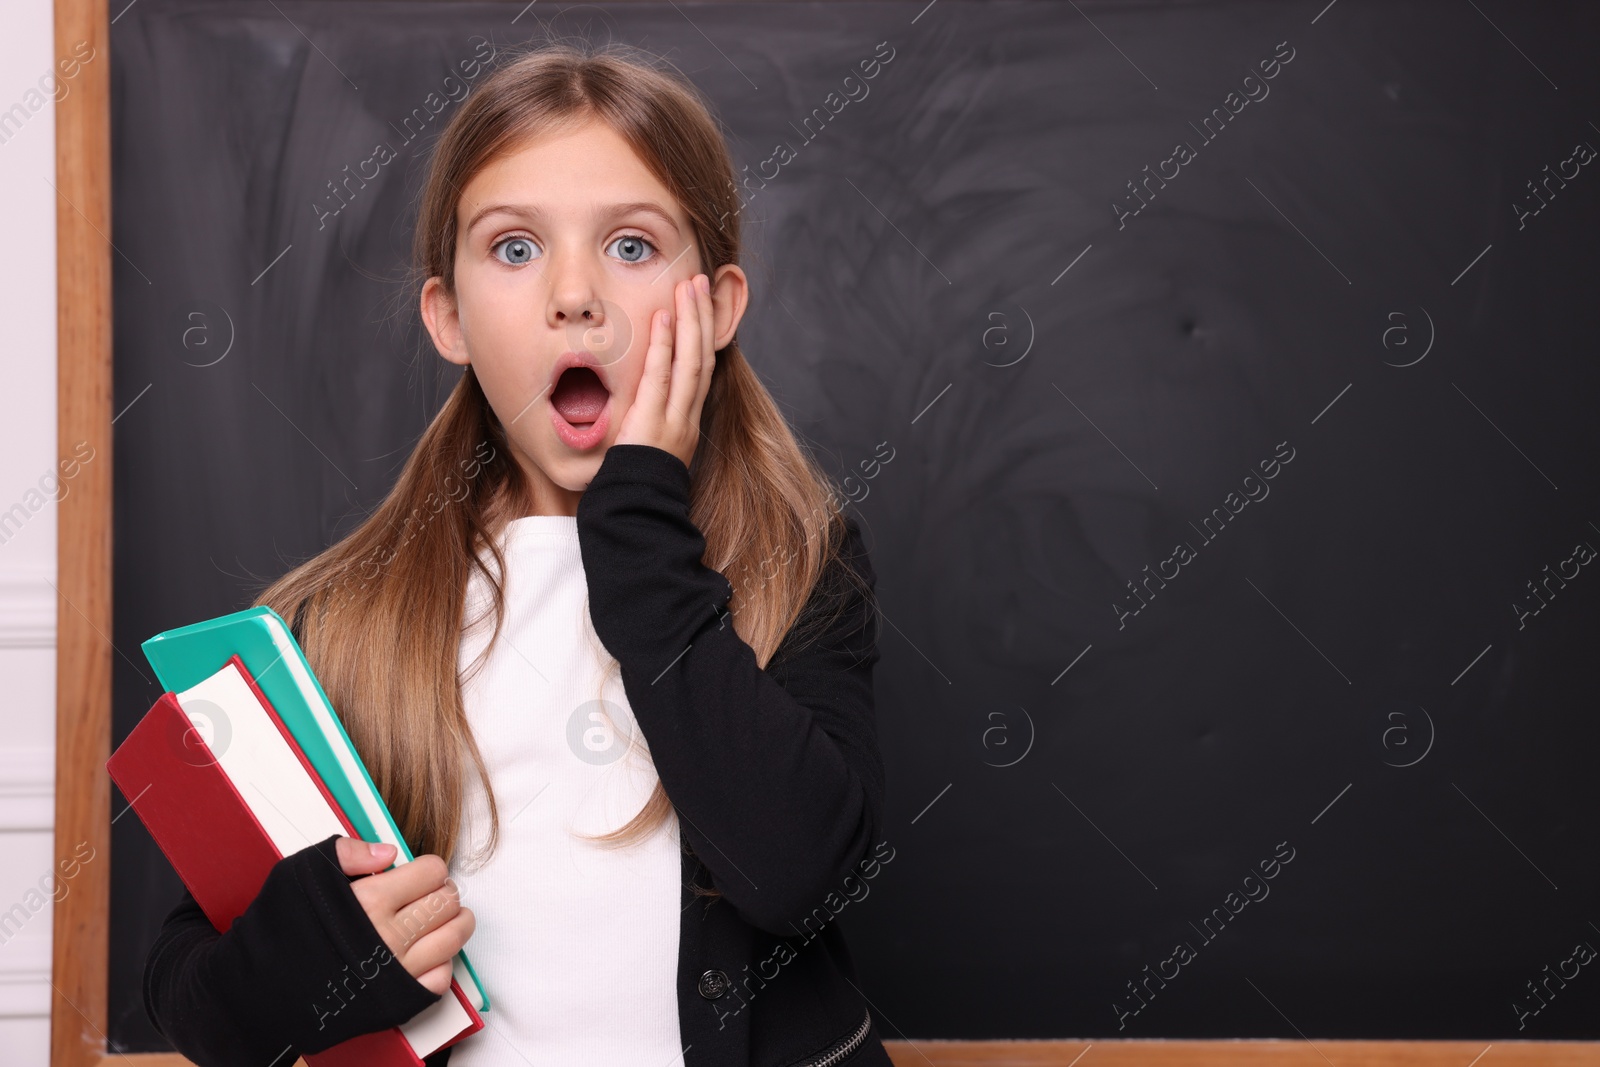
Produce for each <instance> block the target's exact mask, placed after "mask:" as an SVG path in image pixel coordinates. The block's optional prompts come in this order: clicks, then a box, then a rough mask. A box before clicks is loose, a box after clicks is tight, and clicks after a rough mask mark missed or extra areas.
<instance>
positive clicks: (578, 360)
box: [544, 352, 616, 396]
mask: <svg viewBox="0 0 1600 1067" xmlns="http://www.w3.org/2000/svg"><path fill="white" fill-rule="evenodd" d="M573 367H588V368H589V369H590V370H592V371H594V373H595V375H596V376H597V377H599V379H600V384H601V385H603V386H605V387H606V392H608V393H615V392H616V390H615V389H613V388H612V387H611V376H610V374H608V373H607V372H606V368H605V365H604V364H603V363H601V362H600V361H599V359H597V358H596V357H595V355H594V353H593V352H563V353H561V355H559V356H557V357H556V362H555V365H554V366H552V367H551V368H550V380H549V381H548V382H546V383H545V386H544V395H545V396H549V395H550V394H551V393H554V392H555V391H556V382H558V381H560V380H561V375H562V374H563V373H565V372H566V371H569V370H571V369H572V368H573Z"/></svg>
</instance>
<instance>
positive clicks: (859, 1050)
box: [145, 46, 893, 1067]
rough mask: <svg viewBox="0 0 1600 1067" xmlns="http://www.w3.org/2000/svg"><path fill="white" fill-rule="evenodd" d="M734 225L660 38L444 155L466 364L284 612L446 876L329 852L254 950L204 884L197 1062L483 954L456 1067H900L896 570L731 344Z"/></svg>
mask: <svg viewBox="0 0 1600 1067" xmlns="http://www.w3.org/2000/svg"><path fill="white" fill-rule="evenodd" d="M739 206H740V205H739V201H738V197H737V193H736V190H735V186H734V170H733V165H732V162H731V159H730V156H729V153H728V150H727V147H726V145H725V143H724V141H723V139H722V136H721V134H720V132H719V130H718V127H717V125H716V123H715V121H714V120H713V119H712V117H711V115H710V113H709V111H708V109H707V107H706V105H705V103H704V102H703V100H702V99H701V98H700V97H699V95H698V94H697V93H696V91H695V90H694V89H693V88H692V87H690V86H689V85H687V84H686V83H685V82H683V81H681V80H680V79H679V78H678V77H676V76H674V75H671V74H668V73H666V72H665V71H664V70H663V69H661V68H658V67H656V66H654V65H652V63H651V62H650V61H649V60H648V59H646V58H643V57H642V55H641V54H640V53H637V52H634V51H632V50H623V49H620V48H610V49H607V50H604V51H601V52H597V53H586V52H583V51H579V50H576V49H573V48H570V47H566V46H562V47H550V48H544V49H541V50H538V51H532V52H528V53H526V54H524V55H522V56H521V57H519V58H517V59H515V60H514V61H512V62H509V63H508V64H507V65H505V66H503V67H501V68H500V69H499V70H497V71H496V72H495V73H494V74H492V75H491V76H490V77H489V78H488V79H486V80H485V81H484V82H483V83H482V84H481V85H480V86H479V87H478V88H477V90H476V91H475V92H474V93H473V94H472V95H471V97H470V98H468V99H467V100H466V102H465V103H464V104H463V105H462V107H461V109H460V111H458V112H457V113H456V115H455V116H454V118H453V119H452V120H451V122H450V123H449V125H448V127H447V128H446V129H445V130H444V132H443V133H442V135H441V137H440V141H439V144H438V147H437V150H436V153H435V156H434V158H433V160H432V162H431V169H430V172H429V175H428V179H427V184H426V187H425V189H424V191H423V196H422V202H421V207H420V215H419V219H418V222H417V231H416V242H415V249H414V251H415V258H416V261H417V267H418V269H419V271H420V276H421V277H422V278H425V279H426V280H425V281H424V283H423V285H422V286H421V290H420V307H421V314H422V318H423V321H424V323H425V325H426V327H427V329H428V333H429V335H430V337H431V339H432V341H433V343H434V345H435V347H436V348H437V349H438V351H439V353H440V354H441V355H442V356H443V358H444V359H446V360H448V361H450V362H452V363H455V364H459V365H460V366H461V367H462V368H463V371H462V374H461V378H460V381H459V383H458V384H457V386H456V387H455V390H454V392H453V393H452V394H451V395H450V397H449V399H448V400H447V402H446V403H445V405H444V407H443V410H441V411H440V413H439V414H438V415H437V416H436V417H435V418H434V419H433V421H432V423H431V424H430V425H429V426H428V428H427V429H426V431H425V432H424V433H423V435H422V438H421V440H420V441H419V443H418V445H417V447H416V450H415V451H414V452H413V454H412V455H411V457H410V459H409V461H408V462H407V464H406V466H405V468H404V470H403V471H402V472H401V475H400V477H399V480H398V482H397V484H396V486H395V488H394V489H393V491H392V492H391V493H390V494H389V496H388V498H387V499H386V500H385V501H384V502H383V503H382V504H381V505H380V506H379V507H378V509H377V510H376V512H375V513H374V514H373V515H372V516H371V517H370V518H369V519H368V520H367V521H366V522H364V523H363V524H362V525H361V526H360V527H359V528H358V529H356V530H355V531H354V532H353V533H351V534H350V535H349V536H348V537H346V538H345V539H344V540H342V541H341V542H339V543H338V544H336V545H334V546H333V547H331V548H329V549H328V550H326V551H325V552H323V553H322V554H321V555H319V556H316V557H315V558H313V559H311V560H309V561H307V562H305V563H303V564H301V565H300V566H298V567H296V568H295V569H293V570H292V571H290V572H289V573H288V574H286V575H285V576H284V577H282V578H281V579H279V580H278V581H277V582H275V583H273V584H272V585H271V586H270V587H269V588H268V589H266V591H265V592H264V593H263V594H262V595H261V597H260V598H259V599H258V601H257V603H260V604H267V605H269V606H271V607H273V608H274V609H275V610H276V611H278V612H279V614H281V615H283V616H284V617H285V618H290V619H292V620H293V621H294V624H295V632H296V635H297V637H298V638H299V639H300V641H301V645H302V647H303V648H304V650H305V652H306V656H307V658H308V659H309V661H310V663H311V665H312V668H313V669H314V670H315V671H316V673H317V675H318V677H319V678H320V680H321V682H322V685H323V687H324V689H325V690H326V691H327V693H328V696H329V698H330V699H331V700H332V702H333V704H334V706H335V707H337V708H338V709H339V712H340V715H341V717H342V719H343V721H344V723H345V726H346V728H347V730H348V731H349V733H350V736H351V739H352V740H353V741H354V743H355V745H356V747H357V748H358V749H359V750H360V752H361V754H362V757H363V759H364V760H365V762H366V765H367V768H368V769H369V771H370V772H371V774H372V777H373V780H374V781H375V783H376V784H377V786H378V788H379V790H380V791H381V792H382V794H383V795H384V797H385V798H386V799H387V800H388V801H389V805H390V808H391V811H392V812H393V814H394V816H395V820H396V822H397V823H398V824H399V826H400V828H401V830H402V832H403V833H404V834H405V837H406V840H407V841H408V842H410V843H411V844H412V845H413V848H414V851H415V852H416V853H417V856H418V858H417V859H416V861H415V862H412V863H407V864H403V865H400V866H398V867H394V868H392V869H386V868H389V865H390V863H391V861H392V860H393V858H394V857H393V855H392V852H393V850H392V849H391V848H390V847H389V846H368V845H366V844H364V843H362V842H359V841H355V840H351V839H348V838H340V837H330V838H328V839H327V840H325V841H322V842H321V843H319V844H317V845H314V846H311V847H308V848H306V849H303V850H301V851H300V852H297V853H294V854H293V855H290V856H286V857H285V858H284V859H282V860H281V861H279V863H278V864H277V865H276V866H275V867H274V869H273V871H272V873H271V875H270V876H269V877H268V878H267V880H266V882H265V883H264V884H263V886H262V888H261V890H260V891H259V893H258V895H257V897H256V898H255V900H254V902H253V903H252V904H251V906H250V908H249V909H248V910H247V911H246V912H245V913H244V914H243V915H242V916H241V917H240V918H239V919H238V920H237V921H236V922H235V923H234V924H233V925H232V926H231V927H230V928H229V929H228V931H227V932H226V933H224V934H218V933H217V931H216V930H215V929H214V928H212V927H211V925H210V923H209V922H208V921H207V920H206V919H205V917H204V914H203V913H202V912H201V911H200V909H199V908H198V906H197V905H196V904H195V902H194V900H193V898H192V897H191V896H187V895H186V897H185V899H184V900H183V901H181V902H180V903H179V905H178V906H177V907H176V908H175V909H174V910H173V912H172V913H171V914H170V915H169V916H168V918H167V920H166V923H165V925H164V926H163V928H162V930H161V933H160V935H159V937H158V938H157V941H156V943H155V945H154V947H153V948H152V949H151V952H150V955H149V958H148V960H147V964H146V971H145V1002H146V1006H147V1009H148V1011H149V1012H150V1015H151V1017H152V1019H154V1020H155V1022H156V1024H157V1025H158V1026H159V1027H160V1028H161V1030H162V1032H163V1033H164V1034H165V1036H166V1037H167V1038H168V1039H169V1040H170V1041H171V1042H172V1043H173V1044H174V1045H175V1046H176V1047H177V1049H178V1050H179V1051H180V1052H182V1053H183V1054H185V1055H186V1056H188V1057H189V1058H190V1059H192V1060H194V1061H195V1062H196V1063H199V1064H202V1065H212V1064H219V1065H220V1064H228V1065H245V1064H251V1065H263V1067H265V1065H267V1064H282V1065H287V1064H289V1063H292V1062H293V1060H294V1058H295V1056H296V1055H298V1054H299V1053H307V1052H310V1053H314V1052H318V1051H321V1050H323V1049H326V1048H328V1047H330V1046H331V1045H333V1044H336V1043H338V1042H340V1041H343V1040H345V1039H347V1038H349V1037H352V1036H355V1035H357V1034H361V1033H367V1032H370V1031H373V1030H380V1029H384V1028H387V1027H391V1026H395V1025H398V1024H400V1023H402V1022H404V1021H406V1020H407V1019H409V1018H411V1017H412V1016H413V1015H415V1014H416V1013H417V1012H419V1011H420V1010H422V1009H423V1008H425V1007H427V1006H428V1005H429V1004H431V1003H433V1002H434V1001H435V1000H436V999H437V998H438V997H439V995H440V994H441V993H443V992H444V991H445V990H446V989H447V988H448V984H449V978H450V960H451V959H452V957H453V956H454V955H455V954H456V953H457V952H458V951H459V950H460V949H461V948H462V947H463V946H469V947H470V953H471V955H472V958H473V960H474V964H475V967H476V968H477V970H478V973H479V975H480V976H481V978H482V980H483V983H484V986H485V988H486V989H487V990H488V991H489V995H490V1000H491V1007H492V1010H491V1011H489V1012H487V1013H486V1014H485V1016H484V1019H485V1022H486V1024H487V1025H486V1026H485V1028H484V1029H483V1030H481V1031H479V1032H478V1033H477V1034H474V1035H472V1036H471V1037H468V1038H465V1039H463V1040H462V1041H461V1042H459V1043H458V1044H456V1045H454V1046H451V1047H449V1048H446V1049H442V1050H440V1051H439V1052H437V1053H435V1054H433V1055H432V1056H430V1057H428V1059H427V1063H428V1064H429V1065H430V1067H438V1065H440V1064H443V1063H445V1062H447V1061H448V1062H449V1063H450V1064H451V1067H489V1065H494V1067H499V1065H516V1064H522V1063H534V1064H540V1065H541V1067H542V1065H543V1064H547V1063H548V1064H562V1065H566V1064H586V1065H587V1064H600V1065H611V1064H616V1065H638V1067H668V1065H670V1064H683V1065H687V1067H722V1065H727V1067H734V1065H749V1064H754V1065H760V1067H779V1065H783V1067H795V1065H813V1064H814V1065H816V1067H840V1065H850V1067H864V1065H868V1064H872V1065H878V1067H883V1065H887V1064H889V1063H890V1060H889V1058H888V1055H887V1053H886V1052H885V1050H884V1048H883V1044H882V1042H881V1040H880V1038H879V1036H878V1027H877V1023H876V1021H875V1013H874V1012H872V1011H870V1010H869V1005H868V1002H867V999H866V997H865V995H864V994H863V993H862V992H861V990H860V989H859V987H858V986H857V983H856V981H855V974H854V970H853V967H852V964H851V959H850V955H849V952H848V950H847V948H846V945H845V941H844V938H843V935H842V934H841V932H840V929H839V924H838V922H836V921H830V920H831V919H832V918H833V914H834V912H836V911H837V910H839V909H840V908H842V906H843V904H844V903H845V899H844V895H845V894H847V893H849V892H850V891H851V890H852V888H853V887H859V879H860V878H862V877H865V878H870V877H872V876H873V875H875V874H876V873H877V871H876V867H877V865H878V864H879V863H880V862H885V861H887V860H889V859H892V858H893V852H892V850H888V851H885V850H886V849H887V845H886V844H885V843H882V842H880V838H879V835H880V831H881V827H882V822H883V796H884V769H883V761H882V757H881V755H880V753H879V749H878V745H877V738H876V729H875V725H874V718H873V715H874V712H873V698H872V668H873V665H874V664H875V663H876V661H877V659H878V648H877V639H876V633H877V626H876V610H875V607H874V605H873V594H874V589H875V582H876V579H875V575H874V572H873V569H872V566H871V564H870V562H869V560H868V558H867V555H866V550H865V547H864V545H863V543H862V538H861V534H860V530H859V529H858V527H857V524H856V522H855V520H854V519H853V518H848V517H846V516H845V515H844V514H843V513H842V512H841V510H840V507H839V498H838V496H837V495H836V494H834V493H833V491H832V488H831V486H830V484H829V483H828V481H827V478H826V476H825V474H824V473H823V472H822V471H821V470H820V469H819V468H818V467H816V466H815V465H814V463H813V462H812V461H811V460H810V458H809V457H808V456H807V455H806V454H805V453H804V452H803V451H802V450H801V448H800V447H799V445H798V444H797V442H796V440H795V438H794V436H793V434H792V433H791V431H790V429H789V428H788V426H787V425H786V424H785V423H784V420H783V417H782V415H781V414H780V412H779V411H778V409H777V407H776V406H775V405H774V403H773V401H772V399H771V397H770V396H769V394H768V393H767V392H766V390H765V389H764V387H763V386H762V385H761V383H760V382H759V381H758V380H757V378H756V377H755V375H754V373H753V372H752V370H751V369H750V366H749V365H748V364H747V363H746V362H745V360H744V357H743V355H742V354H741V353H740V351H739V346H738V343H737V341H736V340H735V338H734V334H735V331H736V329H737V327H738V324H739V320H740V318H741V317H742V315H743V313H744V309H745V306H746V300H747V293H748V287H747V281H746V278H745V275H744V272H743V271H742V270H741V269H740V267H739V266H738V260H739V228H740V216H739ZM452 876H453V877H452ZM463 897H467V898H470V900H471V901H472V902H473V903H474V904H475V907H472V908H469V907H465V906H463V904H462V899H463ZM374 959H377V960H378V961H379V963H373V962H372V961H373V960H374ZM358 967H359V968H360V970H359V973H360V978H359V979H357V980H356V981H355V982H354V984H352V983H351V981H350V976H351V974H352V972H353V971H354V970H355V969H356V968H358ZM369 976H370V977H369ZM335 982H339V983H340V984H339V985H338V986H336V985H335ZM330 994H333V995H330Z"/></svg>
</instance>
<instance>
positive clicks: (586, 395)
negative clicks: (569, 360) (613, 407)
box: [550, 367, 611, 426]
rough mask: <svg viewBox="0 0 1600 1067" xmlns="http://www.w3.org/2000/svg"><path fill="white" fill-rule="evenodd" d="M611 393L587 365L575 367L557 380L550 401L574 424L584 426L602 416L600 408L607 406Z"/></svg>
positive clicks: (564, 417) (562, 415) (563, 416)
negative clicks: (607, 399)
mask: <svg viewBox="0 0 1600 1067" xmlns="http://www.w3.org/2000/svg"><path fill="white" fill-rule="evenodd" d="M610 395H611V394H610V393H608V392H606V387H605V386H603V385H601V384H600V379H599V377H598V376H597V375H596V374H595V372H594V371H592V370H590V369H589V368H587V367H574V368H573V369H572V370H569V371H567V372H566V373H564V374H563V375H561V380H560V381H558V382H556V389H555V392H554V393H552V394H551V395H550V403H551V405H552V406H553V407H554V408H555V409H556V411H557V412H558V413H560V415H561V417H562V418H563V419H566V420H567V421H568V422H570V423H572V425H574V426H582V425H584V424H586V423H591V422H594V420H596V419H598V418H599V417H600V409H601V408H603V407H605V405H606V398H607V397H608V396H610Z"/></svg>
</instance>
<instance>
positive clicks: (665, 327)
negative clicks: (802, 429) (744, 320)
mask: <svg viewBox="0 0 1600 1067" xmlns="http://www.w3.org/2000/svg"><path fill="white" fill-rule="evenodd" d="M672 295H673V303H674V308H673V309H672V310H670V311H669V310H665V309H663V310H658V311H656V312H654V313H653V314H652V315H651V317H650V347H649V348H648V349H647V350H646V351H645V357H644V374H643V376H642V377H641V378H640V379H639V388H638V390H637V391H636V392H635V393H634V397H633V403H632V404H631V405H629V407H628V410H627V412H626V413H625V414H624V415H623V417H622V425H621V427H619V428H618V430H617V439H616V440H615V441H613V442H612V444H618V445H625V444H639V445H653V446H655V447H656V448H661V449H665V450H666V451H668V452H671V453H672V454H673V455H674V456H677V457H678V458H679V459H681V460H683V465H684V466H685V467H687V466H689V463H690V461H691V460H692V459H694V452H695V447H696V446H697V445H698V444H699V443H700V412H701V408H702V407H703V406H704V405H705V399H706V393H707V392H708V391H709V390H710V388H711V372H712V370H713V369H715V367H716V362H717V357H716V352H715V350H714V349H713V348H712V343H713V339H714V338H713V334H714V332H715V330H714V327H713V321H714V320H713V315H712V308H711V282H710V279H709V278H707V277H706V275H704V274H697V275H695V276H694V277H693V278H687V279H685V280H683V281H681V282H678V283H677V284H676V285H675V286H673V293H672Z"/></svg>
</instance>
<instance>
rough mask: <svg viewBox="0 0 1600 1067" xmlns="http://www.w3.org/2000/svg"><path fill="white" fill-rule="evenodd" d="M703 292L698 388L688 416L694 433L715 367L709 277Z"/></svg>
mask: <svg viewBox="0 0 1600 1067" xmlns="http://www.w3.org/2000/svg"><path fill="white" fill-rule="evenodd" d="M704 278H705V291H704V292H702V293H700V301H699V304H700V352H701V354H702V357H703V359H702V362H701V364H700V388H699V391H698V392H696V394H695V402H694V410H693V411H691V412H690V414H691V415H692V416H693V417H694V422H693V426H694V429H695V430H696V432H698V431H699V428H700V409H701V407H702V406H703V405H704V404H705V399H706V394H707V393H708V392H710V391H711V373H712V372H713V371H714V370H716V367H717V337H716V334H717V312H716V308H715V307H714V306H713V305H712V303H711V275H709V274H707V275H704Z"/></svg>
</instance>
